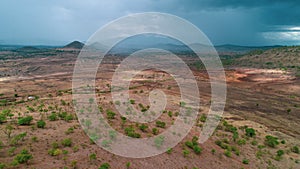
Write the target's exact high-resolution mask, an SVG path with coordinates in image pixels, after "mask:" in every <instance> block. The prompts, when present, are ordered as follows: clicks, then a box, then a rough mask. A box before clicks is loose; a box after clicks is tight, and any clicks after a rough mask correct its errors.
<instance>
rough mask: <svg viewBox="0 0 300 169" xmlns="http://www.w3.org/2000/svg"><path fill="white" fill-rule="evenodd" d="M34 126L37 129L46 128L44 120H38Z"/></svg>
mask: <svg viewBox="0 0 300 169" xmlns="http://www.w3.org/2000/svg"><path fill="white" fill-rule="evenodd" d="M36 124H37V127H38V128H45V126H46V122H45V121H44V120H39V121H37V123H36Z"/></svg>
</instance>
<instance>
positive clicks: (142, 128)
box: [139, 124, 148, 132]
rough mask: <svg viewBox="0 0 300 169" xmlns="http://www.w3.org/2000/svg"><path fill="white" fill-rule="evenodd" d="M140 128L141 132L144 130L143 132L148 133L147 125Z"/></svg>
mask: <svg viewBox="0 0 300 169" xmlns="http://www.w3.org/2000/svg"><path fill="white" fill-rule="evenodd" d="M139 128H140V130H142V132H146V131H147V129H148V126H147V125H145V124H142V125H140V126H139Z"/></svg>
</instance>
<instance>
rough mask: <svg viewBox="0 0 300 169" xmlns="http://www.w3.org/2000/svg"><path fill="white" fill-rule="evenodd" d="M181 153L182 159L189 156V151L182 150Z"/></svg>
mask: <svg viewBox="0 0 300 169" xmlns="http://www.w3.org/2000/svg"><path fill="white" fill-rule="evenodd" d="M182 153H183V157H187V156H188V155H189V154H190V151H189V150H183V151H182Z"/></svg>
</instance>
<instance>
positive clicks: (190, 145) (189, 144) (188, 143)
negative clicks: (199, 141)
mask: <svg viewBox="0 0 300 169" xmlns="http://www.w3.org/2000/svg"><path fill="white" fill-rule="evenodd" d="M184 144H185V145H186V146H187V147H189V148H193V146H194V145H193V143H192V142H190V141H186V142H185V143H184Z"/></svg>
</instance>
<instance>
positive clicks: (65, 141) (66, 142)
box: [61, 138, 72, 147]
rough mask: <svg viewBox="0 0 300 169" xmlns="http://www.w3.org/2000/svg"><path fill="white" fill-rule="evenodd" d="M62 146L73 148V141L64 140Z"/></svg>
mask: <svg viewBox="0 0 300 169" xmlns="http://www.w3.org/2000/svg"><path fill="white" fill-rule="evenodd" d="M61 144H62V145H63V146H64V147H71V146H72V140H71V139H70V138H67V139H64V140H62V141H61Z"/></svg>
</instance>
